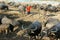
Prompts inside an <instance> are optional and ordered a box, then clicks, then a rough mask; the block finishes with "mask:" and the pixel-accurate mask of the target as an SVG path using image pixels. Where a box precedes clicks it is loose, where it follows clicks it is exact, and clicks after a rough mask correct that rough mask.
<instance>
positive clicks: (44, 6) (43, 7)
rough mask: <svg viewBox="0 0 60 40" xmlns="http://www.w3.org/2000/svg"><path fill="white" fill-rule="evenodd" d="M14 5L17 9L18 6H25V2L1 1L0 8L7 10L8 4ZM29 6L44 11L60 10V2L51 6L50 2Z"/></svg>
mask: <svg viewBox="0 0 60 40" xmlns="http://www.w3.org/2000/svg"><path fill="white" fill-rule="evenodd" d="M8 5H9V6H14V7H17V8H18V9H19V6H22V7H24V6H27V4H25V5H22V4H17V3H15V2H9V3H7V5H6V4H5V3H4V2H3V3H0V9H2V10H3V9H6V10H8V9H9V6H8ZM29 5H30V6H32V8H34V9H37V8H38V9H39V10H40V9H41V10H45V11H50V12H58V11H60V4H58V5H56V6H53V5H52V4H48V5H47V4H29Z"/></svg>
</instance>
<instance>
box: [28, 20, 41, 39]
mask: <svg viewBox="0 0 60 40" xmlns="http://www.w3.org/2000/svg"><path fill="white" fill-rule="evenodd" d="M41 30H42V24H41V23H40V22H39V21H34V22H33V23H32V24H31V25H29V27H28V29H27V33H28V35H29V36H30V37H35V38H36V36H38V34H39V33H40V32H41Z"/></svg>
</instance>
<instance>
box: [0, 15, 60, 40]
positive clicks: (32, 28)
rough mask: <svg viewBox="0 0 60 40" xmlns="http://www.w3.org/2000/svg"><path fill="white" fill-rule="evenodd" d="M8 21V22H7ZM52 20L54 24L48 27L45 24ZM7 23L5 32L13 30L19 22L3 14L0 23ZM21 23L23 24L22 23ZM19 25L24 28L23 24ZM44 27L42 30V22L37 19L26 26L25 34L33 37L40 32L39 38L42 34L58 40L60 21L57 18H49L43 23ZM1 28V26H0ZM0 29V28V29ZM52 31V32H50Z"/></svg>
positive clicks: (59, 36)
mask: <svg viewBox="0 0 60 40" xmlns="http://www.w3.org/2000/svg"><path fill="white" fill-rule="evenodd" d="M7 21H9V22H7ZM53 21H54V22H55V23H56V22H57V23H56V24H55V25H53V26H52V27H51V28H49V27H46V25H47V24H48V23H53ZM5 24H6V25H9V26H8V27H7V28H6V29H7V34H8V33H9V31H11V32H13V31H14V30H13V29H14V27H15V26H19V25H20V24H21V23H20V22H19V20H18V21H15V20H11V19H9V18H7V17H6V16H4V17H3V18H0V25H5ZM22 25H23V24H22ZM22 25H20V26H19V27H20V28H21V29H22V30H24V29H25V28H24V25H23V26H22ZM45 27H46V28H44V29H43V30H42V28H43V27H42V23H41V22H39V21H38V20H36V21H34V22H32V23H31V24H30V25H29V26H28V28H26V31H27V34H28V35H29V36H30V37H34V38H36V36H39V34H40V37H41V40H42V38H43V37H44V36H46V37H50V36H51V37H55V39H56V40H58V39H59V38H60V22H59V21H58V20H57V19H49V20H47V22H46V23H45ZM0 28H1V27H0ZM1 29H3V28H1ZM1 29H0V30H1ZM1 31H4V30H1ZM52 33H53V34H52Z"/></svg>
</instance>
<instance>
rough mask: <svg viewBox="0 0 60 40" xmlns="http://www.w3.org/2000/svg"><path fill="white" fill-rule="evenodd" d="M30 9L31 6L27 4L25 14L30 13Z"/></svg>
mask: <svg viewBox="0 0 60 40" xmlns="http://www.w3.org/2000/svg"><path fill="white" fill-rule="evenodd" d="M30 10H31V6H28V5H27V7H26V11H27V14H30Z"/></svg>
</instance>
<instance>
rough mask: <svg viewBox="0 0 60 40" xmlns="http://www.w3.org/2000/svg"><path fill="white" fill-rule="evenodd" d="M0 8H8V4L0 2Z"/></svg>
mask: <svg viewBox="0 0 60 40" xmlns="http://www.w3.org/2000/svg"><path fill="white" fill-rule="evenodd" d="M0 9H1V10H8V9H9V8H8V6H7V5H6V4H4V3H0Z"/></svg>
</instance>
